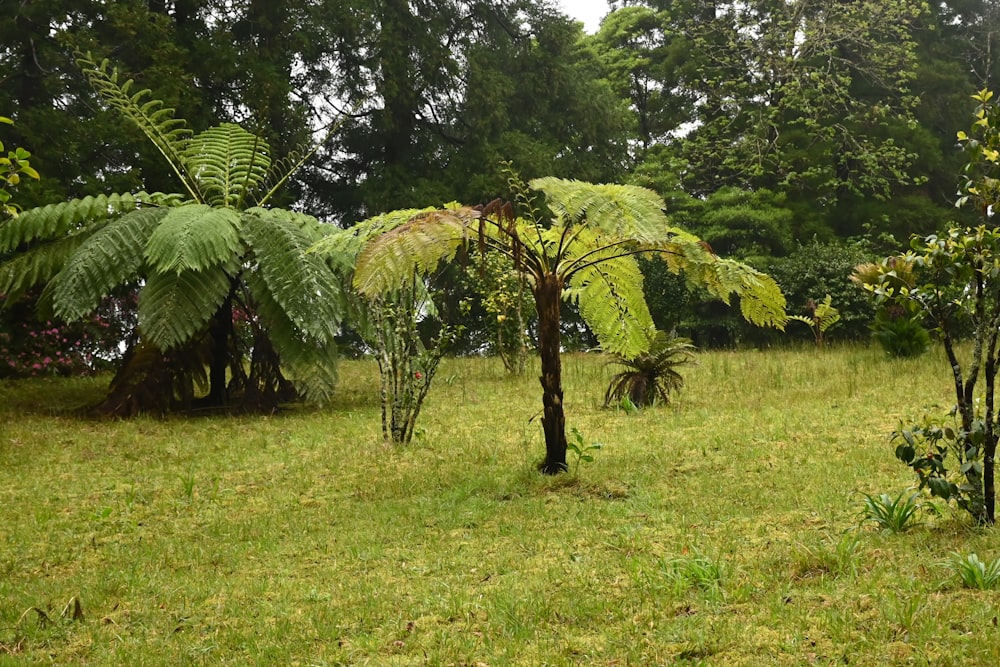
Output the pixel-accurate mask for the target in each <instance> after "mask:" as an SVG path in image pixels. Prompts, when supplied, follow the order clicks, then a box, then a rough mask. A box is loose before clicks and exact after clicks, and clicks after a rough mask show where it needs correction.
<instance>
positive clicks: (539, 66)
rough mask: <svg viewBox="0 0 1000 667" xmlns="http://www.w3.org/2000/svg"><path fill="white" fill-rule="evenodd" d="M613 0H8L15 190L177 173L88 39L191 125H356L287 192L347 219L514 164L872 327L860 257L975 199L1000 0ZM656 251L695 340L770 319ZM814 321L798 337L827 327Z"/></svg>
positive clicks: (26, 195)
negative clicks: (973, 135)
mask: <svg viewBox="0 0 1000 667" xmlns="http://www.w3.org/2000/svg"><path fill="white" fill-rule="evenodd" d="M612 5H613V8H614V9H615V11H614V12H613V13H612V14H611V15H609V17H608V18H607V19H606V20H605V21H604V23H603V24H602V27H601V29H600V31H599V32H598V33H597V34H595V35H585V34H584V33H583V31H582V27H581V26H580V25H579V24H577V23H574V22H573V21H572V20H570V19H569V18H567V17H566V16H564V15H563V14H561V13H560V11H558V9H557V8H556V7H555V6H554V4H553V3H551V2H548V1H547V0H537V1H530V0H491V1H485V0H484V1H478V0H472V1H467V2H459V1H455V0H442V1H435V2H424V1H416V2H413V1H408V0H344V1H342V2H336V3H331V2H316V1H308V0H246V1H245V2H240V3H232V2H223V1H222V0H177V1H175V2H169V1H166V0H148V1H140V0H119V1H115V2H107V1H96V0H89V1H88V0H74V1H73V2H67V1H65V0H59V1H57V0H30V1H28V2H20V3H11V5H10V6H9V7H8V8H7V11H5V12H4V13H5V20H4V21H3V22H2V23H0V54H2V55H0V57H2V59H3V62H4V68H3V73H2V75H0V77H2V81H3V83H2V85H0V112H3V113H4V114H5V115H8V116H10V117H12V118H13V119H14V120H15V121H16V124H15V125H14V126H13V127H12V128H11V129H10V130H9V131H8V133H7V135H6V139H7V141H8V142H9V143H10V145H17V146H24V147H26V148H28V149H30V150H31V151H32V152H33V159H32V165H33V166H35V167H36V168H37V169H38V171H39V172H41V174H42V175H43V178H42V179H41V180H40V181H39V182H38V183H37V184H36V183H31V184H25V185H23V187H21V188H20V190H19V191H18V200H19V203H20V204H21V205H22V206H24V207H25V208H28V207H31V206H35V205H41V204H46V203H51V202H56V201H62V200H65V199H67V198H71V197H80V196H84V195H87V194H96V193H106V192H128V191H137V190H146V191H149V192H154V191H164V192H170V191H173V190H174V189H175V187H176V186H175V185H174V184H173V183H172V181H171V179H172V174H171V173H169V172H168V171H167V170H165V169H163V167H162V166H161V165H162V163H161V162H160V160H159V156H157V155H156V154H155V152H154V149H153V148H151V147H150V146H149V144H148V142H146V141H145V138H144V137H143V136H141V134H140V133H139V132H138V131H137V130H135V129H134V128H133V127H132V126H130V125H129V124H128V123H127V122H126V121H124V120H122V119H121V117H120V116H119V115H118V114H116V113H114V112H113V111H112V110H109V109H106V108H103V107H102V106H101V104H100V102H99V100H98V98H97V96H95V94H94V93H93V91H92V89H91V88H90V87H89V85H88V84H87V81H86V79H85V77H84V76H83V75H82V74H81V73H80V71H79V69H78V67H77V66H76V65H75V64H74V54H75V53H77V52H91V53H92V54H93V55H94V57H96V58H98V59H99V58H103V57H107V58H110V59H111V60H112V61H114V62H115V63H116V64H117V65H118V66H119V67H120V68H121V69H122V70H123V71H126V72H128V73H129V74H130V76H133V77H134V78H135V79H136V85H137V87H138V88H150V89H152V90H153V91H154V92H155V95H156V96H157V97H160V98H162V99H163V100H164V101H165V102H166V103H167V105H168V106H171V107H176V108H177V109H178V110H179V112H180V114H182V115H183V116H184V117H185V118H186V119H187V120H188V121H189V123H190V124H191V125H192V127H193V128H194V129H195V130H196V131H197V130H202V129H205V128H207V127H209V126H211V125H214V124H217V123H219V122H223V121H232V122H238V123H240V124H242V125H244V126H245V127H247V128H249V129H251V130H252V131H254V132H256V133H258V134H261V135H262V136H264V137H266V138H267V140H268V141H269V142H270V145H271V148H272V150H273V152H274V154H275V155H276V156H279V157H280V156H284V155H288V154H290V153H293V152H294V151H295V150H296V149H297V148H298V147H300V146H302V145H304V144H308V143H310V142H311V141H314V140H315V139H316V138H318V137H320V136H322V135H323V133H324V131H325V128H326V127H327V126H329V125H330V124H331V123H332V122H333V121H335V120H337V119H341V120H342V121H343V122H342V124H341V125H340V126H339V127H338V128H337V130H336V131H335V132H334V133H333V134H332V136H331V137H330V139H329V140H328V141H327V142H326V143H325V144H324V146H323V149H322V150H321V151H320V152H319V153H318V154H317V155H316V156H315V157H314V158H313V159H312V160H311V161H310V162H309V164H308V165H307V167H306V168H305V169H303V170H301V171H300V172H298V173H297V174H296V177H295V181H294V182H293V183H292V187H290V188H289V189H288V190H287V191H286V193H285V195H284V200H283V201H280V202H277V203H278V204H280V205H282V206H287V207H291V208H298V209H301V210H304V211H308V212H309V213H311V214H314V215H317V216H319V217H320V218H322V219H325V220H327V221H329V222H331V223H334V224H339V225H342V226H349V225H352V224H354V223H355V222H357V221H359V220H361V219H363V218H366V217H369V216H372V215H375V214H378V213H382V212H386V211H391V210H395V209H400V208H407V207H421V206H433V205H440V204H441V203H443V202H447V201H461V202H465V203H470V204H475V203H479V202H486V201H490V200H492V199H493V198H495V197H497V196H505V197H509V196H510V195H509V192H508V191H507V176H506V175H505V174H504V172H503V166H502V162H503V161H509V162H510V164H511V165H512V167H513V168H514V169H515V170H516V171H517V172H518V173H519V174H520V175H521V176H522V177H524V178H526V179H530V178H534V177H537V176H547V175H551V176H561V177H569V178H575V179H580V180H585V181H591V182H625V183H636V184H640V185H644V186H647V187H651V188H653V189H655V190H657V191H658V192H659V193H660V194H661V195H663V196H664V197H665V198H666V199H667V201H668V202H669V204H670V207H671V210H670V214H671V216H672V218H673V220H674V222H675V223H676V224H678V225H680V226H683V227H685V228H688V229H690V230H691V231H693V232H694V233H696V234H698V235H699V236H701V237H702V238H704V239H705V240H706V241H707V242H708V243H709V244H710V245H711V247H712V249H713V250H714V251H715V252H716V253H718V254H720V255H723V256H731V257H736V258H739V259H742V260H744V261H747V262H749V263H750V264H752V265H754V266H756V267H758V268H760V269H763V270H765V271H767V272H769V273H771V274H772V275H773V276H774V277H775V278H776V279H777V280H778V282H779V283H780V284H781V286H782V287H783V289H784V290H785V292H786V294H787V295H788V300H789V312H791V313H804V312H805V308H806V304H807V303H808V301H809V300H810V299H811V300H813V301H816V302H818V301H820V300H822V299H823V298H824V296H825V295H826V294H828V293H829V294H831V295H832V297H833V304H834V306H835V307H837V308H838V309H839V310H840V312H841V314H842V316H843V319H842V322H841V324H840V325H839V327H838V328H837V330H836V332H835V336H839V337H842V338H844V337H863V336H866V335H868V326H869V324H870V323H871V321H872V318H873V311H872V310H871V306H870V305H869V304H868V303H867V301H866V300H865V298H864V296H863V295H862V294H861V293H860V292H859V291H858V290H857V289H856V288H855V287H854V286H852V285H851V284H850V283H849V281H848V275H849V274H850V270H851V268H852V267H853V266H854V265H856V264H857V263H859V262H861V261H864V260H866V259H870V258H873V257H876V256H880V255H884V254H886V253H887V252H890V251H893V250H895V249H897V248H898V247H899V245H900V243H902V242H905V240H906V239H907V238H908V237H909V235H911V234H915V233H916V234H926V233H931V232H934V231H937V230H939V229H941V228H942V226H943V225H944V224H945V223H947V222H948V221H949V220H953V219H955V218H956V217H957V216H961V215H965V213H963V212H961V211H958V210H956V209H955V208H954V205H953V204H954V200H955V198H956V183H957V181H958V178H959V174H960V172H961V169H962V166H963V164H964V157H963V155H962V153H961V151H960V149H959V148H958V147H957V146H956V141H955V132H956V131H957V130H959V129H963V128H966V127H967V126H968V125H969V118H970V114H971V112H972V110H973V108H974V102H973V101H972V100H971V97H970V95H971V94H972V93H973V92H974V91H976V90H979V89H982V88H988V87H991V86H992V85H993V84H994V82H995V79H996V73H997V70H998V65H997V63H996V62H995V59H994V55H993V54H994V52H995V51H996V48H995V44H994V42H995V40H996V36H997V28H998V26H1000V3H997V2H994V1H992V0H948V1H945V2H935V3H933V4H925V3H922V2H916V1H914V0H840V1H837V0H824V1H816V0H794V1H789V0H743V1H741V2H723V1H713V0H673V1H671V0H662V1H658V2H657V1H647V2H615V3H612ZM645 269H646V276H647V293H648V295H649V299H650V304H651V307H652V309H653V311H654V315H655V317H656V319H657V323H658V324H659V325H660V327H662V328H675V327H676V328H677V329H678V330H679V332H680V333H682V334H684V335H689V336H691V337H692V338H693V339H694V340H695V342H696V343H698V344H700V345H706V344H722V345H728V344H734V343H740V342H750V343H759V342H767V340H765V339H761V338H760V336H762V335H768V336H771V337H772V338H773V337H774V336H776V334H773V333H772V334H763V333H761V332H759V331H758V332H754V331H751V330H750V329H749V328H746V327H745V326H744V325H743V324H742V323H741V322H740V321H739V317H738V315H731V314H729V313H728V312H727V311H724V310H723V309H722V308H721V307H720V306H718V305H716V304H712V303H710V302H709V301H708V300H707V299H703V298H702V297H701V295H700V294H699V293H698V292H697V291H696V290H692V289H689V288H688V287H687V286H686V285H685V284H684V282H683V280H682V279H677V278H675V277H672V276H670V275H668V274H667V273H666V271H663V270H662V267H657V266H656V265H655V264H654V263H650V264H648V265H647V266H646V267H645ZM474 282H475V281H474V280H472V279H467V280H466V279H463V280H452V279H451V277H449V278H447V279H445V280H443V281H442V283H443V284H448V285H455V286H456V287H455V289H454V292H455V294H454V298H453V302H454V304H456V305H455V308H454V313H453V314H452V315H453V317H454V318H456V319H460V318H462V317H464V318H465V319H466V322H465V325H466V326H465V331H466V334H465V341H464V346H465V347H466V348H468V349H472V348H477V347H480V346H482V345H483V341H484V340H485V338H487V336H484V335H483V332H481V331H479V329H480V328H481V326H480V325H479V324H478V323H479V322H480V321H481V320H482V319H483V318H484V313H483V311H482V310H481V309H478V308H477V307H472V308H469V307H459V304H463V303H468V299H466V297H467V296H468V294H467V292H469V291H471V290H473V289H474V285H473V284H472V283H474ZM11 312H23V311H11ZM7 319H8V320H9V319H10V316H8V317H7ZM577 321H578V320H577ZM574 322H575V321H574V319H573V318H572V317H569V318H568V319H567V325H566V326H567V327H568V328H570V329H574V327H575V330H576V331H577V332H578V333H579V334H580V338H581V342H582V343H583V344H586V343H587V336H586V332H585V331H582V330H581V329H580V328H579V326H575V325H574ZM9 325H10V323H9V322H8V326H9ZM795 326H796V325H794V324H792V325H790V332H789V334H787V335H788V336H801V337H802V338H808V337H809V336H810V335H811V334H810V332H809V331H808V329H807V328H806V327H804V326H803V327H800V328H798V329H797V328H795Z"/></svg>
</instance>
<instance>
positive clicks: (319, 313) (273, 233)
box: [242, 209, 344, 342]
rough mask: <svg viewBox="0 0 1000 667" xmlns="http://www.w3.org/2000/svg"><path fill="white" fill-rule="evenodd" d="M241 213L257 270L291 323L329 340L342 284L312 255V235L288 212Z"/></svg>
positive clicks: (333, 332) (340, 308)
mask: <svg viewBox="0 0 1000 667" xmlns="http://www.w3.org/2000/svg"><path fill="white" fill-rule="evenodd" d="M257 210H258V211H259V212H258V213H254V214H244V216H243V229H242V234H243V238H244V239H245V241H246V243H247V245H248V246H249V247H250V248H251V250H252V251H253V254H254V259H255V261H256V262H257V266H256V268H255V272H256V273H258V274H259V275H260V276H261V278H262V279H263V280H264V282H265V283H266V284H267V288H268V290H269V292H270V294H271V295H272V296H273V297H274V300H275V301H276V302H277V303H278V304H279V305H280V306H281V308H282V309H283V310H284V311H285V313H286V314H287V316H288V317H289V319H290V320H291V321H292V322H293V323H294V324H295V326H296V327H298V328H300V329H301V330H302V331H304V332H306V333H307V334H308V335H309V336H312V337H313V338H315V339H317V340H320V341H327V342H330V341H333V338H334V336H335V335H336V333H337V330H338V327H339V326H340V321H341V318H342V317H343V302H344V295H343V289H342V288H341V285H340V283H339V281H338V280H337V277H336V276H335V275H334V274H333V272H332V271H331V270H330V268H329V267H328V266H327V265H326V264H325V262H324V261H323V259H322V257H320V256H319V255H317V254H307V252H306V251H307V249H308V248H309V246H310V245H312V242H313V239H311V238H310V236H309V235H308V234H307V233H306V232H305V231H303V229H301V228H300V227H299V226H298V225H296V224H293V223H290V222H289V218H288V216H284V215H278V214H270V213H269V212H268V211H264V210H263V209H257Z"/></svg>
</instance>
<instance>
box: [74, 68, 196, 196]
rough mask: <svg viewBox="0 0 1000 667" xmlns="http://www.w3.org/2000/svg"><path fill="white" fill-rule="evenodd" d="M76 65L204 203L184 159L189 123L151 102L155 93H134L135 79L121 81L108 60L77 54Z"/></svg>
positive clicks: (161, 105) (158, 101)
mask: <svg viewBox="0 0 1000 667" xmlns="http://www.w3.org/2000/svg"><path fill="white" fill-rule="evenodd" d="M77 63H78V64H79V66H80V69H81V70H82V71H83V74H84V76H86V77H87V80H88V81H89V82H90V85H91V87H92V88H93V89H94V90H95V91H97V93H98V94H99V95H100V96H101V98H103V99H104V101H105V102H107V104H108V105H109V106H110V107H111V108H113V109H116V110H117V111H118V112H119V113H121V114H122V115H123V116H125V117H126V118H128V119H129V120H130V121H132V122H133V123H134V124H135V125H136V127H138V128H139V129H140V130H142V132H143V134H145V135H146V137H148V138H149V140H150V141H151V142H153V145H154V146H156V148H157V150H159V151H160V153H161V154H162V155H163V157H164V158H166V160H167V164H169V165H170V168H171V169H172V170H173V172H174V173H175V174H176V175H177V177H178V178H179V179H180V180H181V183H182V184H183V185H184V187H185V188H186V189H187V191H188V194H189V195H190V196H191V198H192V199H195V200H198V201H201V200H202V199H203V198H202V197H201V196H200V193H199V192H198V185H197V183H196V182H195V179H194V178H192V174H191V170H190V168H189V166H188V164H187V163H186V161H185V159H184V150H185V147H186V146H187V143H188V141H190V137H191V134H192V132H191V130H190V129H188V127H187V123H186V122H185V121H184V120H182V119H179V118H175V117H174V110H173V109H171V108H168V107H166V106H165V105H164V104H163V102H162V101H160V100H151V99H149V97H150V95H151V94H152V93H151V92H150V91H149V90H140V91H139V92H137V93H132V86H133V83H134V82H133V81H132V79H128V80H126V81H124V82H121V81H120V80H119V74H118V70H117V68H112V67H111V65H110V63H109V61H108V60H106V59H105V60H103V61H102V62H100V63H97V62H96V61H95V60H94V59H93V58H92V57H91V56H90V54H87V55H78V56H77Z"/></svg>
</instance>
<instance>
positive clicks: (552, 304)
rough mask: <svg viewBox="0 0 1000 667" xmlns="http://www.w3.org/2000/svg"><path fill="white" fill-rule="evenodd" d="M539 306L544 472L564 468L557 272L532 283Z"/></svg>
mask: <svg viewBox="0 0 1000 667" xmlns="http://www.w3.org/2000/svg"><path fill="white" fill-rule="evenodd" d="M534 293H535V307H536V308H537V309H538V352H539V354H540V356H541V359H542V375H541V377H540V378H539V380H540V381H541V383H542V407H543V412H542V430H543V431H544V432H545V460H544V461H543V462H542V464H541V465H540V466H539V469H540V470H541V471H542V472H543V473H544V474H546V475H557V474H559V473H561V472H566V471H567V470H568V469H569V468H568V466H567V465H566V417H565V415H564V414H563V390H562V359H561V358H560V350H559V348H560V331H559V320H560V312H559V307H560V302H561V297H562V284H561V281H560V279H559V277H558V276H556V275H554V274H545V275H543V276H541V277H540V279H539V280H538V282H537V283H536V285H535V287H534Z"/></svg>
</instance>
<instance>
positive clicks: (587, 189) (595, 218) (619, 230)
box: [530, 177, 677, 242]
mask: <svg viewBox="0 0 1000 667" xmlns="http://www.w3.org/2000/svg"><path fill="white" fill-rule="evenodd" d="M530 186H531V187H532V188H533V189H535V190H540V191H541V192H543V193H544V194H545V199H546V203H547V204H548V205H549V208H550V209H551V210H552V212H553V213H555V214H556V216H557V217H562V218H564V219H565V220H567V221H568V222H572V223H584V224H586V225H588V226H590V227H594V228H596V229H599V230H600V231H602V232H604V233H605V234H608V235H611V236H614V237H617V238H622V239H636V240H639V241H646V242H654V241H662V240H666V239H667V238H669V237H670V236H672V235H673V234H675V233H676V232H677V230H675V229H673V228H671V226H670V223H669V221H668V219H667V216H666V214H664V212H663V211H664V209H665V208H666V204H665V203H664V201H663V198H661V197H660V196H659V195H658V194H656V193H655V192H653V191H652V190H648V189H646V188H642V187H639V186H636V185H618V184H603V185H602V184H594V183H585V182H582V181H575V180H566V179H562V178H554V177H546V178H537V179H535V180H533V181H531V183H530Z"/></svg>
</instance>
